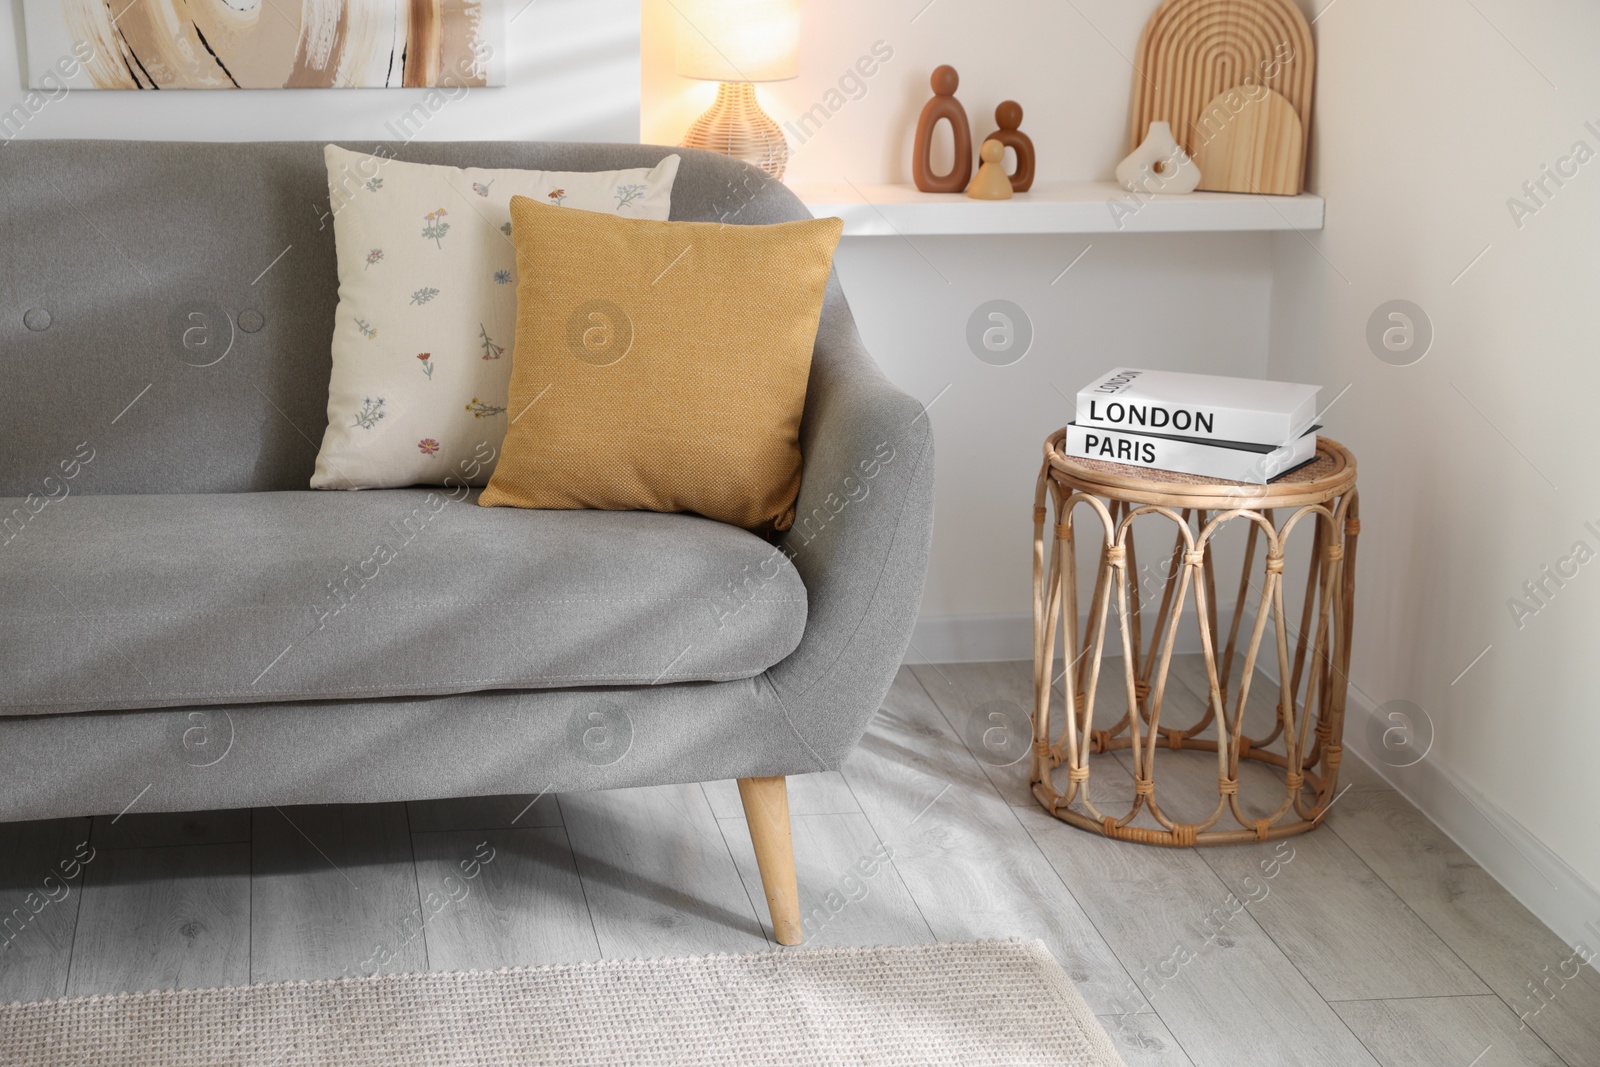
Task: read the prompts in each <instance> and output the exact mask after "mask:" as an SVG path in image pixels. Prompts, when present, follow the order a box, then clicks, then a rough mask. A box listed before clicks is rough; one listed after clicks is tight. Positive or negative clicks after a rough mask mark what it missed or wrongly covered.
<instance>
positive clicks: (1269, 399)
mask: <svg viewBox="0 0 1600 1067" xmlns="http://www.w3.org/2000/svg"><path fill="white" fill-rule="evenodd" d="M1317 389H1318V387H1317V386H1315V385H1296V384H1295V383H1293V382H1269V381H1264V380H1262V379H1259V378H1224V377H1221V376H1219V375H1215V374H1184V373H1181V372H1178V371H1165V370H1139V369H1138V368H1135V367H1118V368H1117V369H1115V370H1113V371H1111V372H1109V373H1107V374H1103V375H1101V376H1100V377H1099V378H1098V379H1096V380H1095V381H1093V382H1091V383H1090V384H1089V385H1086V386H1084V387H1083V388H1082V389H1080V390H1078V403H1077V411H1076V413H1075V416H1074V419H1075V421H1076V422H1078V423H1079V424H1080V425H1083V426H1099V427H1102V428H1104V429H1108V430H1125V431H1127V432H1129V433H1161V434H1173V435H1177V436H1181V437H1200V438H1207V439H1211V440H1216V441H1247V442H1249V443H1251V444H1262V445H1281V444H1284V443H1285V442H1288V441H1292V440H1294V439H1296V438H1298V437H1300V436H1302V435H1303V434H1304V433H1305V432H1306V428H1307V427H1309V426H1310V425H1311V423H1312V420H1314V419H1315V418H1316V415H1317Z"/></svg>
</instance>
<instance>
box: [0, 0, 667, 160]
mask: <svg viewBox="0 0 1600 1067" xmlns="http://www.w3.org/2000/svg"><path fill="white" fill-rule="evenodd" d="M47 2H48V0H47ZM506 3H507V18H508V19H510V20H511V21H510V24H509V27H508V33H507V41H506V46H507V53H508V55H509V61H510V66H509V68H508V70H507V79H506V87H505V88H501V89H473V90H470V91H465V92H463V94H462V95H461V96H459V97H458V98H457V99H455V100H453V101H451V102H449V103H448V104H446V105H445V106H444V107H443V108H441V109H439V111H438V112H437V114H435V115H434V116H433V118H432V120H431V121H430V122H428V124H427V125H426V126H424V127H423V128H422V130H421V132H420V133H418V134H417V138H418V139H421V140H446V141H470V140H510V139H516V140H530V141H531V140H547V141H633V140H637V138H638V131H639V5H638V3H637V0H535V2H533V3H532V4H531V5H529V6H528V7H526V8H525V9H524V8H523V5H524V4H525V3H528V0H506ZM10 8H11V17H10V18H8V19H4V20H0V113H3V112H5V111H8V110H9V109H10V108H11V107H12V105H14V104H18V103H23V102H24V101H25V100H26V98H27V92H26V90H25V89H24V88H23V80H24V71H25V70H26V69H27V68H26V65H25V64H24V63H23V56H24V51H23V41H24V37H23V12H22V0H10ZM519 10H520V11H521V14H518V12H519ZM54 58H56V57H50V56H47V57H43V62H44V63H45V64H48V63H50V62H51V61H52V60H53V59H54ZM426 95H427V90H423V89H296V90H292V91H289V90H276V89H274V90H253V91H240V92H232V91H230V92H194V91H190V92H94V91H91V90H84V91H81V92H80V91H74V92H71V93H69V94H67V95H66V96H65V97H64V98H61V99H58V100H54V101H51V102H49V103H47V104H45V105H44V106H43V107H42V108H39V109H38V111H37V113H36V114H34V115H33V116H32V117H31V118H30V119H29V120H28V122H27V124H26V125H25V126H23V127H22V129H21V132H20V134H19V135H20V136H22V137H119V138H135V139H140V140H179V141H301V140H335V139H338V140H403V139H406V138H404V137H402V136H397V135H396V134H395V133H393V132H391V131H389V130H388V129H387V128H386V126H387V124H388V123H390V122H392V121H394V120H396V119H398V118H399V117H400V116H401V115H403V114H405V113H406V112H407V111H408V110H409V109H410V108H411V107H412V106H413V105H415V104H417V103H419V102H421V101H422V100H423V99H424V98H425V97H426Z"/></svg>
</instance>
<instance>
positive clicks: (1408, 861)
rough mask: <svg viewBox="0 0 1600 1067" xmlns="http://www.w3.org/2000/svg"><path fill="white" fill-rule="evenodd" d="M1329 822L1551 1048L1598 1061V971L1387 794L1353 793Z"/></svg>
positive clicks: (1570, 1057)
mask: <svg viewBox="0 0 1600 1067" xmlns="http://www.w3.org/2000/svg"><path fill="white" fill-rule="evenodd" d="M1328 827H1329V828H1330V829H1332V830H1333V831H1334V832H1335V833H1336V834H1338V835H1339V837H1340V839H1341V840H1343V841H1344V842H1345V843H1346V844H1347V845H1349V846H1350V847H1351V849H1353V850H1354V851H1355V853H1356V854H1357V855H1359V856H1360V857H1361V858H1362V859H1363V860H1364V861H1366V863H1367V865H1368V866H1370V867H1371V868H1372V869H1373V870H1374V871H1376V872H1377V873H1378V876H1379V877H1380V878H1382V879H1383V880H1384V881H1385V882H1386V883H1388V885H1389V887H1390V888H1391V889H1393V890H1394V891H1395V893H1396V894H1398V895H1399V897H1400V899H1401V900H1404V901H1405V902H1406V904H1407V905H1408V906H1409V907H1410V908H1411V910H1412V911H1414V912H1416V913H1417V915H1418V916H1419V917H1420V918H1421V919H1422V921H1423V922H1425V923H1427V924H1428V925H1429V926H1430V927H1431V928H1432V929H1433V931H1434V932H1435V933H1436V934H1438V935H1439V937H1440V938H1442V939H1443V940H1444V943H1445V944H1447V945H1449V946H1450V948H1451V949H1452V950H1453V951H1454V952H1455V953H1456V955H1458V956H1460V957H1461V959H1462V961H1463V962H1465V963H1466V964H1467V966H1469V967H1471V968H1472V969H1473V970H1474V971H1475V972H1476V973H1477V974H1478V976H1479V977H1480V978H1482V979H1483V981H1484V982H1485V983H1486V984H1487V985H1488V986H1489V988H1490V989H1491V990H1493V991H1494V992H1495V993H1496V994H1497V995H1498V996H1499V997H1500V998H1501V999H1502V1000H1503V1001H1505V1002H1506V1004H1507V1005H1509V1006H1510V1007H1511V1009H1512V1011H1513V1012H1514V1013H1515V1014H1518V1015H1522V1014H1523V1013H1527V1024H1528V1026H1529V1027H1531V1028H1532V1029H1533V1030H1534V1031H1535V1032H1536V1033H1537V1034H1538V1035H1539V1036H1540V1037H1542V1038H1543V1039H1544V1040H1545V1042H1546V1043H1547V1044H1548V1045H1549V1046H1550V1047H1551V1048H1553V1049H1554V1050H1555V1051H1556V1052H1557V1054H1559V1055H1560V1056H1561V1057H1562V1058H1563V1059H1565V1060H1567V1061H1568V1062H1569V1063H1571V1064H1575V1065H1576V1064H1594V1063H1600V975H1596V973H1595V971H1594V968H1593V967H1590V966H1584V967H1577V966H1575V965H1574V964H1573V963H1571V962H1569V961H1571V960H1572V958H1573V950H1572V949H1571V948H1569V947H1568V946H1567V945H1566V944H1564V943H1563V942H1562V940H1561V939H1560V938H1559V937H1557V936H1556V935H1555V934H1553V933H1551V932H1550V930H1549V929H1547V928H1546V927H1545V926H1544V925H1543V924H1542V923H1540V922H1539V920H1538V919H1536V918H1534V917H1533V915H1532V913H1531V912H1529V911H1528V910H1527V909H1526V908H1524V907H1523V906H1522V905H1521V904H1520V903H1518V902H1517V900H1516V898H1514V897H1512V895H1511V894H1510V893H1509V892H1507V891H1506V890H1505V888H1504V887H1502V886H1501V885H1500V884H1499V883H1498V882H1496V881H1495V880H1494V879H1493V878H1490V877H1489V875H1488V874H1487V873H1486V872H1485V871H1484V870H1483V868H1481V867H1479V866H1478V865H1477V864H1476V863H1474V862H1473V861H1472V858H1471V857H1469V856H1468V855H1467V854H1466V853H1465V852H1463V851H1462V850H1461V849H1460V847H1459V846H1457V845H1456V843H1455V842H1454V841H1452V840H1450V838H1449V837H1448V836H1447V835H1446V834H1445V833H1444V831H1442V830H1440V829H1439V828H1438V827H1437V826H1434V825H1433V824H1432V823H1431V822H1429V821H1428V820H1427V818H1426V817H1425V816H1424V815H1423V814H1422V813H1421V812H1419V811H1418V810H1417V809H1416V808H1414V807H1412V806H1411V804H1410V803H1409V802H1407V801H1406V800H1405V798H1404V797H1402V796H1400V794H1398V793H1394V792H1374V793H1355V792H1352V793H1351V794H1350V795H1349V796H1347V797H1345V799H1344V800H1343V801H1341V802H1340V803H1339V804H1338V805H1337V806H1336V807H1335V808H1334V809H1333V811H1332V813H1331V814H1330V815H1329V816H1328ZM1574 972H1575V973H1574ZM1566 975H1571V977H1570V978H1568V977H1565V976H1566ZM1540 989H1542V990H1543V992H1542V993H1538V992H1536V990H1540Z"/></svg>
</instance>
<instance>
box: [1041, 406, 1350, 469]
mask: <svg viewBox="0 0 1600 1067" xmlns="http://www.w3.org/2000/svg"><path fill="white" fill-rule="evenodd" d="M1319 429H1321V427H1319V426H1313V427H1311V428H1310V429H1309V430H1307V431H1306V432H1305V433H1303V434H1301V435H1300V436H1299V437H1297V438H1295V439H1294V440H1292V441H1290V442H1289V443H1288V444H1283V445H1276V446H1274V445H1257V444H1249V443H1245V442H1240V441H1226V442H1224V441H1208V440H1203V439H1200V438H1195V437H1174V436H1171V435H1168V434H1151V433H1126V432H1124V431H1122V430H1104V429H1101V428H1100V427H1098V426H1080V425H1079V424H1078V423H1075V422H1070V423H1068V424H1067V440H1066V453H1067V455H1069V456H1078V457H1080V458H1084V459H1103V460H1108V461H1110V462H1112V463H1125V464H1127V465H1128V466H1130V467H1150V468H1152V469H1155V470H1167V471H1179V472H1181V473H1184V474H1198V475H1201V476H1203V477H1206V478H1222V479H1224V480H1226V481H1230V482H1246V483H1248V484H1250V485H1266V484H1267V483H1268V482H1270V481H1272V480H1273V479H1274V478H1276V477H1278V476H1279V475H1282V474H1286V473H1288V472H1289V471H1292V470H1294V469H1295V468H1296V467H1298V466H1300V465H1302V464H1304V463H1306V462H1308V461H1309V460H1311V459H1313V458H1314V457H1315V456H1316V454H1317V433H1316V431H1317V430H1319Z"/></svg>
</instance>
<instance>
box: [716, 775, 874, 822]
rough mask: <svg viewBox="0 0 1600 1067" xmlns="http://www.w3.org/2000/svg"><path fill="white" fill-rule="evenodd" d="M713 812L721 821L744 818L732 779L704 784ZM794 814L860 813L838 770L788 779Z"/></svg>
mask: <svg viewBox="0 0 1600 1067" xmlns="http://www.w3.org/2000/svg"><path fill="white" fill-rule="evenodd" d="M701 788H702V789H704V790H705V793H706V800H707V802H708V803H710V805H711V813H712V814H713V815H715V816H716V817H717V818H719V819H742V818H744V806H743V804H742V803H741V802H740V800H739V783H738V782H735V781H734V780H733V779H732V778H728V779H724V780H723V781H720V782H706V783H704V784H702V785H701ZM788 788H789V814H790V815H844V814H848V813H850V812H859V811H860V810H861V805H859V804H857V803H856V798H855V794H854V793H852V792H850V786H849V783H847V782H846V781H845V780H844V777H843V776H842V775H841V774H840V773H839V772H838V771H819V772H818V773H816V774H791V775H789V778H788Z"/></svg>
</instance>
